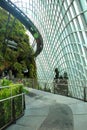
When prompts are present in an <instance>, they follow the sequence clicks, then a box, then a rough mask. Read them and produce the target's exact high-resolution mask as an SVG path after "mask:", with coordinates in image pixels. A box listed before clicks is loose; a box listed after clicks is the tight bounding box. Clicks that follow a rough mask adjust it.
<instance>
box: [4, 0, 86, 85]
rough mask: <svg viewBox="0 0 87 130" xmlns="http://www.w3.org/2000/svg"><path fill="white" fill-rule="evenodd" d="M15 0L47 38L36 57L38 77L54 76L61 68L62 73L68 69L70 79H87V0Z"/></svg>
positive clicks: (50, 77)
mask: <svg viewBox="0 0 87 130" xmlns="http://www.w3.org/2000/svg"><path fill="white" fill-rule="evenodd" d="M6 1H9V0H6ZM11 1H12V2H13V3H14V4H15V5H16V6H17V7H18V8H20V10H22V11H23V12H24V13H25V14H26V15H27V16H28V17H29V19H30V20H31V21H32V22H33V23H34V25H35V26H36V27H37V29H38V30H39V32H40V34H41V36H42V38H43V50H42V52H41V53H40V54H39V55H38V56H37V57H36V64H37V73H38V79H45V80H53V78H54V70H55V68H58V70H59V72H60V74H61V75H62V74H63V73H64V72H65V71H66V72H67V73H68V77H69V80H70V81H72V82H73V81H74V80H75V81H76V80H78V81H79V82H81V84H83V83H84V81H85V83H86V77H87V0H11ZM33 40H34V39H33ZM83 80H84V81H83Z"/></svg>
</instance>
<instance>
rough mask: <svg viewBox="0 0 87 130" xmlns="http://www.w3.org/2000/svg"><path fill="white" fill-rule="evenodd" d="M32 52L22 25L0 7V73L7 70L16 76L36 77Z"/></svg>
mask: <svg viewBox="0 0 87 130" xmlns="http://www.w3.org/2000/svg"><path fill="white" fill-rule="evenodd" d="M9 41H10V42H12V43H11V46H10V47H9ZM33 53H34V52H33V49H32V48H31V46H30V42H29V36H28V35H27V34H26V29H25V28H24V26H23V25H22V24H21V23H20V22H19V21H18V20H17V19H14V17H12V16H11V15H9V14H8V13H7V12H6V11H5V10H3V9H1V8H0V75H2V72H3V71H7V72H9V75H10V76H11V73H12V74H13V75H14V76H15V77H18V78H23V77H25V76H26V77H28V78H36V77H37V73H36V63H35V60H34V57H33ZM26 70H27V71H28V72H27V73H24V72H25V71H26ZM11 71H12V72H11Z"/></svg>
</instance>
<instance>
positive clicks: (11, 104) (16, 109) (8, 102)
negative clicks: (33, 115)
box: [0, 93, 25, 130]
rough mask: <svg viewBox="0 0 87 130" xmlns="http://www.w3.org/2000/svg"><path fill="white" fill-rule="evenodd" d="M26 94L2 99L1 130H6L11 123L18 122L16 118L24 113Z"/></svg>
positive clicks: (0, 110)
mask: <svg viewBox="0 0 87 130" xmlns="http://www.w3.org/2000/svg"><path fill="white" fill-rule="evenodd" d="M24 109H25V94H24V93H21V94H18V95H15V96H11V97H8V98H6V99H2V100H0V130H4V129H5V128H6V127H7V126H8V125H10V124H11V123H16V119H18V118H19V117H21V116H23V115H24Z"/></svg>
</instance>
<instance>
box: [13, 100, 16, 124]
mask: <svg viewBox="0 0 87 130" xmlns="http://www.w3.org/2000/svg"><path fill="white" fill-rule="evenodd" d="M12 122H13V123H16V112H15V103H14V98H12Z"/></svg>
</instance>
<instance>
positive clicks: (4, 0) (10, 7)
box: [0, 0, 43, 57]
mask: <svg viewBox="0 0 87 130" xmlns="http://www.w3.org/2000/svg"><path fill="white" fill-rule="evenodd" d="M0 6H1V7H2V8H4V9H5V10H7V11H8V12H9V13H11V14H12V15H13V16H14V17H16V18H17V19H18V20H19V21H20V22H21V23H22V24H23V25H24V26H25V27H26V28H27V29H28V30H29V31H30V32H31V34H32V35H33V37H34V38H35V40H36V42H37V50H36V52H35V54H34V56H35V57H36V56H37V55H38V54H40V52H41V51H42V49H43V39H42V37H41V35H40V33H39V31H38V30H37V28H36V27H35V25H34V24H33V23H32V22H31V20H30V19H29V18H28V17H27V16H26V15H25V14H24V13H23V12H22V11H21V10H20V9H19V8H18V7H17V6H16V5H14V4H13V3H12V2H11V1H10V0H0Z"/></svg>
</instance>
